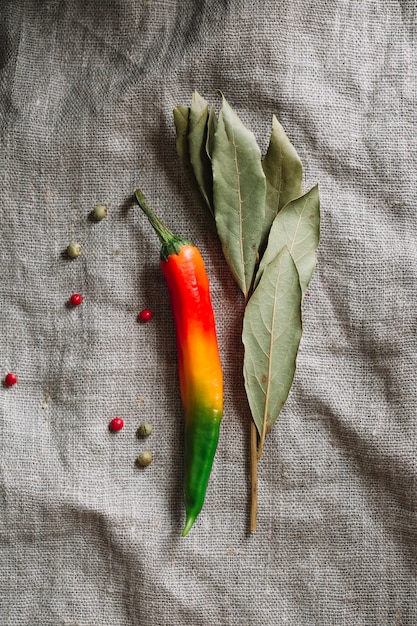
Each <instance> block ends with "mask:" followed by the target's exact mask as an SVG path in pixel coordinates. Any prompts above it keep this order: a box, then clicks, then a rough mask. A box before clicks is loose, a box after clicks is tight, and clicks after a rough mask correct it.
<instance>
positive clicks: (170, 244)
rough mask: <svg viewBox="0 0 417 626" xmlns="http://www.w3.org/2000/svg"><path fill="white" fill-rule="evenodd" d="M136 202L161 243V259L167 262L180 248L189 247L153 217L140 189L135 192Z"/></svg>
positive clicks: (185, 241)
mask: <svg viewBox="0 0 417 626" xmlns="http://www.w3.org/2000/svg"><path fill="white" fill-rule="evenodd" d="M135 196H136V200H137V201H138V204H139V206H140V208H141V209H142V211H143V212H144V213H145V215H146V217H147V218H148V220H149V222H150V224H151V226H152V228H153V229H154V231H155V232H156V234H157V235H158V238H159V241H160V242H161V243H162V249H161V259H162V260H163V261H167V260H168V257H169V256H170V255H171V254H179V251H180V250H181V248H183V247H184V246H186V245H189V244H190V242H189V241H187V240H186V239H182V238H181V237H177V235H174V233H172V232H171V231H170V230H169V228H167V227H166V226H165V224H164V223H163V222H161V220H160V219H159V217H157V216H156V215H155V213H154V212H153V211H152V209H151V208H150V207H149V206H148V205H147V204H146V201H145V197H144V195H143V193H142V192H141V190H140V189H136V191H135Z"/></svg>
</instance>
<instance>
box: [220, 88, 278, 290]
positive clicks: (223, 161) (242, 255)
mask: <svg viewBox="0 0 417 626" xmlns="http://www.w3.org/2000/svg"><path fill="white" fill-rule="evenodd" d="M212 168H213V200H214V215H215V219H216V227H217V232H218V235H219V238H220V241H221V244H222V248H223V253H224V256H225V258H226V260H227V262H228V264H229V267H230V269H231V271H232V274H233V276H234V277H235V279H236V281H237V283H238V285H239V287H240V288H241V290H242V291H243V293H244V295H245V298H246V299H247V298H248V295H249V291H250V288H251V285H252V282H253V275H254V271H255V265H256V261H257V254H258V248H259V245H260V241H261V236H262V228H263V223H264V217H265V194H266V181H265V174H264V171H263V168H262V162H261V152H260V149H259V146H258V144H257V143H256V139H255V137H254V135H253V133H252V132H251V131H250V130H248V129H247V128H246V127H245V126H244V124H243V123H242V121H241V120H240V118H239V117H238V115H237V114H236V113H235V112H234V111H233V109H232V108H231V107H230V105H229V104H228V103H227V101H226V99H225V98H223V101H222V108H221V110H220V114H219V119H218V122H217V128H216V132H215V135H214V148H213V154H212Z"/></svg>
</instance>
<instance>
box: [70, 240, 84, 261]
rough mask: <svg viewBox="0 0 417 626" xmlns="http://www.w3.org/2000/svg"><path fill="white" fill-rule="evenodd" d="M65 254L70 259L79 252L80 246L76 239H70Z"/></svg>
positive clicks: (74, 257)
mask: <svg viewBox="0 0 417 626" xmlns="http://www.w3.org/2000/svg"><path fill="white" fill-rule="evenodd" d="M67 254H68V256H69V257H71V259H76V258H77V257H78V256H80V254H81V246H80V244H79V243H77V242H76V241H71V243H70V244H69V245H68V247H67Z"/></svg>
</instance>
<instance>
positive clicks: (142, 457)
mask: <svg viewBox="0 0 417 626" xmlns="http://www.w3.org/2000/svg"><path fill="white" fill-rule="evenodd" d="M152 460H153V454H152V452H151V451H150V450H144V451H143V452H141V453H140V454H139V456H138V458H137V462H138V465H140V466H141V467H146V466H147V465H149V464H150V463H152Z"/></svg>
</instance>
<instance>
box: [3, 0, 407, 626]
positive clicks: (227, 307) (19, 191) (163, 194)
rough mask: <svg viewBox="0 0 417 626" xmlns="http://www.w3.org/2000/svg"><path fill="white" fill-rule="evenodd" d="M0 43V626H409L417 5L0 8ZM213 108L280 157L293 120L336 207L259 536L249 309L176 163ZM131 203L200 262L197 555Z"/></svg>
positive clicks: (325, 234)
mask: <svg viewBox="0 0 417 626" xmlns="http://www.w3.org/2000/svg"><path fill="white" fill-rule="evenodd" d="M0 16H1V51H0V52H1V59H0V60H1V74H0V78H1V102H0V115H1V118H0V119H1V174H2V178H1V200H0V211H1V224H0V227H1V246H0V258H1V283H0V288H1V298H0V316H1V317H0V320H1V322H0V323H1V333H0V336H1V345H0V364H1V365H0V369H1V376H2V377H3V376H4V374H5V373H6V372H8V371H15V372H16V373H17V374H18V376H19V383H18V385H17V386H15V387H13V388H12V389H6V388H4V387H3V388H2V389H0V410H1V415H0V420H1V421H0V426H1V443H0V445H1V456H0V467H1V473H0V490H1V517H0V541H1V546H0V547H1V551H0V559H1V570H2V582H1V589H0V598H1V601H0V602H1V603H0V623H1V624H4V625H5V626H23V625H25V626H26V625H30V626H35V625H39V626H58V625H61V624H62V625H64V624H65V625H67V626H75V625H77V626H107V625H108V626H136V625H138V626H142V625H143V626H145V625H152V626H165V625H171V624H172V625H177V624H187V625H190V626H206V625H214V624H222V625H235V624H242V625H244V626H246V625H250V626H258V625H259V626H261V625H262V626H265V625H268V626H275V625H277V626H281V625H284V624H285V625H289V626H310V625H320V626H322V625H337V626H343V625H349V626H372V625H378V626H379V625H390V626H393V625H395V626H399V625H408V626H414V625H415V624H417V605H416V600H417V598H416V579H415V574H416V528H417V526H416V522H417V520H416V508H415V503H416V478H417V465H416V460H415V449H416V421H417V420H416V400H415V394H416V373H415V371H416V365H417V355H416V347H417V341H416V333H417V319H416V293H417V248H416V235H417V222H416V187H417V174H416V165H417V163H416V162H417V144H416V121H417V120H416V47H415V42H416V27H415V20H416V9H415V3H414V2H413V1H412V0H408V1H407V0H402V1H400V0H398V1H397V0H384V1H383V2H371V1H370V0H365V1H363V2H346V1H344V0H335V1H334V2H325V1H321V0H319V1H318V2H317V1H314V2H313V1H310V0H305V1H304V2H301V1H300V0H282V1H281V2H276V1H275V0H269V1H265V2H261V1H257V0H252V1H247V0H229V1H223V0H222V1H221V0H218V1H214V0H213V1H207V2H201V1H200V0H187V1H181V0H148V1H145V0H144V1H139V0H132V1H129V2H127V1H125V2H124V1H123V0H109V1H107V2H96V1H95V0H84V1H83V2H81V1H80V0H72V1H71V0H68V1H64V0H54V1H45V2H41V1H39V0H21V1H19V0H17V1H14V2H7V1H6V0H3V1H2V2H1V4H0ZM194 89H197V90H198V91H199V92H200V93H201V94H202V95H203V96H205V97H206V98H207V99H208V100H209V101H210V102H211V103H213V104H215V105H216V107H217V109H218V106H219V102H220V101H219V96H218V93H217V91H216V90H218V89H220V90H222V91H223V92H224V94H225V96H226V97H227V99H228V101H229V102H230V104H231V105H232V106H234V107H235V109H236V110H237V112H238V113H239V114H240V116H241V117H242V119H243V121H244V122H245V124H246V125H247V126H249V127H250V128H251V129H252V130H253V132H254V133H255V134H256V136H257V138H258V141H259V143H260V146H261V148H262V150H263V151H265V149H266V146H267V142H268V138H269V131H270V123H271V117H272V114H274V113H275V114H276V115H277V116H278V118H279V119H280V121H281V123H282V124H283V125H284V127H285V128H286V130H287V133H288V134H289V136H290V138H291V140H292V142H293V144H294V145H295V146H296V148H297V150H298V152H299V154H300V157H301V159H302V161H303V164H304V168H305V189H306V190H307V189H308V188H310V187H311V186H312V185H314V184H315V183H316V182H318V183H319V185H320V189H321V199H322V241H321V246H320V250H319V264H318V267H317V270H316V272H315V275H314V278H313V281H312V283H311V286H310V289H309V295H308V296H307V297H306V299H305V304H304V335H303V340H302V344H301V349H300V353H299V359H298V370H297V375H296V379H295V382H294V386H293V389H292V392H291V396H290V398H289V401H288V403H287V405H286V407H285V410H284V411H283V413H282V416H281V419H280V421H279V423H278V424H277V425H276V427H275V428H274V430H273V431H272V433H271V434H270V436H269V438H268V440H267V445H266V449H265V455H264V459H263V461H262V462H261V465H260V468H259V471H260V477H259V479H260V485H259V490H260V494H259V519H258V524H259V527H258V532H257V533H256V534H255V535H253V536H249V535H248V461H247V456H248V455H247V450H248V425H249V413H248V408H247V405H246V400H245V395H244V391H243V385H242V375H241V368H242V362H241V359H242V349H241V340H240V325H241V311H242V301H241V296H240V293H239V292H238V290H237V288H236V287H235V285H234V283H233V281H232V279H231V277H230V274H229V271H228V270H227V268H226V266H225V262H224V260H223V257H222V254H221V250H220V246H219V244H218V241H217V239H216V235H215V232H214V229H213V227H212V226H211V225H210V223H209V221H208V220H207V216H206V215H205V213H204V211H202V210H200V208H199V207H198V206H197V204H196V202H195V200H194V198H193V196H192V193H191V191H190V189H189V186H188V183H187V182H186V180H185V178H184V175H183V173H182V171H181V168H180V164H179V159H178V157H177V155H176V152H175V130H174V125H173V118H172V109H173V107H174V106H175V105H176V104H179V103H182V104H188V103H189V102H190V98H191V93H192V91H193V90H194ZM137 186H140V187H141V188H142V189H143V191H144V193H145V195H146V196H147V198H148V201H149V203H150V204H151V205H152V206H153V207H154V208H155V209H156V210H157V212H158V213H159V214H160V216H161V217H162V218H163V219H164V220H165V221H166V223H167V224H168V225H169V226H171V227H172V228H174V229H175V230H176V231H177V232H178V233H180V234H182V235H183V236H186V237H188V238H191V239H192V240H193V241H194V242H195V243H196V244H197V245H198V246H199V247H200V249H201V251H202V253H203V255H204V257H205V259H206V263H207V268H208V271H209V274H210V279H211V284H212V294H213V303H214V308H215V312H216V316H217V323H218V335H219V342H220V347H221V351H222V359H223V363H224V375H225V385H226V402H225V416H224V422H223V427H222V433H221V441H220V445H219V449H218V454H217V457H216V461H215V465H214V469H213V473H212V478H211V482H210V487H209V491H208V495H207V499H206V504H205V508H204V510H203V513H202V514H201V516H200V518H199V520H198V522H197V523H196V525H195V528H194V529H193V530H192V532H191V533H190V535H189V536H188V537H187V538H186V539H182V538H181V537H180V532H181V529H182V525H183V523H184V512H183V504H182V409H181V404H180V398H179V392H178V382H177V369H176V368H177V365H176V350H175V341H174V329H173V323H172V317H171V312H170V309H169V302H168V297H167V293H166V289H165V284H164V281H163V278H162V276H161V274H160V272H159V268H158V255H159V243H158V241H157V239H156V237H155V235H154V234H153V233H152V231H151V229H150V227H149V225H148V224H147V222H146V220H145V218H144V217H143V216H142V214H141V213H140V211H139V209H138V208H136V207H135V205H134V202H133V200H132V193H133V191H134V189H135V188H136V187H137ZM101 202H104V203H106V204H107V205H108V206H109V217H108V218H107V220H105V221H104V222H101V223H99V224H96V223H94V222H92V221H91V220H90V218H89V213H90V211H91V209H92V208H93V207H94V206H95V205H96V204H97V203H101ZM73 239H75V240H78V241H79V242H80V243H81V244H82V246H83V249H84V252H83V255H82V256H81V257H80V258H79V259H77V260H76V261H69V260H68V259H67V258H66V255H65V248H66V246H67V244H68V242H69V241H70V240H73ZM76 291H78V292H81V293H82V294H83V295H84V302H83V304H82V306H81V307H78V308H76V309H71V308H69V307H68V306H67V300H68V298H69V296H70V295H71V293H73V292H76ZM144 307H150V308H151V309H152V310H153V312H154V319H153V320H152V322H151V323H149V324H147V325H139V324H138V323H137V321H136V315H137V313H138V312H139V311H140V310H141V309H142V308H144ZM115 415H120V416H121V417H123V418H124V419H125V424H126V426H125V428H124V430H123V431H121V432H120V433H118V434H117V435H111V434H110V433H109V432H108V429H107V424H108V422H109V421H110V419H111V418H112V417H114V416H115ZM143 419H147V420H149V421H151V422H152V423H153V424H154V434H153V435H152V437H151V439H150V440H149V441H148V442H146V444H145V443H144V442H142V441H140V440H138V439H137V437H136V434H135V433H136V428H137V426H138V425H139V423H140V422H141V421H142V420H143ZM144 447H150V448H151V449H152V450H153V451H154V454H155V460H154V463H153V464H152V465H151V466H150V467H149V468H148V469H146V470H145V471H143V470H140V469H138V468H137V467H136V466H135V463H134V461H135V458H136V456H137V454H138V453H139V452H140V451H141V450H142V449H143V448H144Z"/></svg>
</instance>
